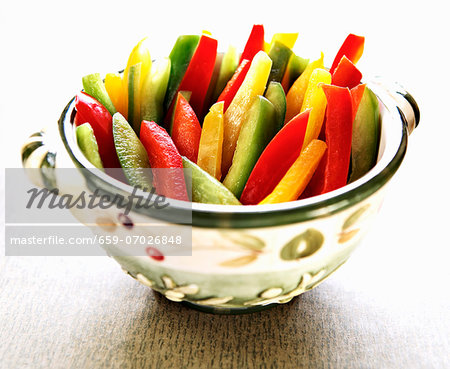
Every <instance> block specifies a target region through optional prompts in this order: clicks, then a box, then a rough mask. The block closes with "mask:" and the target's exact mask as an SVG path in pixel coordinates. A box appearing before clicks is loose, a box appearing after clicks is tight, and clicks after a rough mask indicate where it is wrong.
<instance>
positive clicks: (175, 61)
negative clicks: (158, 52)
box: [164, 35, 200, 110]
mask: <svg viewBox="0 0 450 369" xmlns="http://www.w3.org/2000/svg"><path fill="white" fill-rule="evenodd" d="M199 40H200V36H198V35H182V36H179V37H178V38H177V41H176V42H175V45H174V46H173V48H172V51H171V52H170V55H169V59H170V63H171V68H170V76H169V82H168V85H167V92H166V96H165V98H164V110H168V109H169V107H170V106H171V105H172V101H173V99H174V98H175V97H176V95H177V91H178V87H179V86H180V82H181V80H182V79H183V76H184V74H185V73H186V69H187V67H188V65H189V63H190V61H191V59H192V55H194V52H195V49H196V48H197V45H198V42H199Z"/></svg>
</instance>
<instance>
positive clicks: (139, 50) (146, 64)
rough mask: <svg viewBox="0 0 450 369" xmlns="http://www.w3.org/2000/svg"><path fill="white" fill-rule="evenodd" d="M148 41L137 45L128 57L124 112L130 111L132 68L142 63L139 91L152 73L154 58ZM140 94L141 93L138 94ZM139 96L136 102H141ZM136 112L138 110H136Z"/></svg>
mask: <svg viewBox="0 0 450 369" xmlns="http://www.w3.org/2000/svg"><path fill="white" fill-rule="evenodd" d="M147 44H148V41H147V37H145V38H143V39H142V40H141V41H139V42H138V43H137V45H136V46H135V47H134V48H133V50H132V51H131V53H130V56H129V57H128V62H127V66H126V68H125V70H124V72H123V82H122V86H123V93H124V110H125V111H128V74H129V71H130V67H131V66H133V65H136V64H139V63H141V73H140V77H139V91H140V90H141V87H142V85H143V83H144V81H145V80H146V78H147V75H148V73H150V69H151V67H152V58H151V56H150V51H149V49H148V46H147ZM138 93H139V92H138ZM139 100H140V99H139V96H136V101H139ZM135 110H136V111H138V109H136V108H135Z"/></svg>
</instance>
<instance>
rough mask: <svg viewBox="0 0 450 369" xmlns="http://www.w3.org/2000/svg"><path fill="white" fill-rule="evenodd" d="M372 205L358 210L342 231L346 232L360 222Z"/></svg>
mask: <svg viewBox="0 0 450 369" xmlns="http://www.w3.org/2000/svg"><path fill="white" fill-rule="evenodd" d="M369 207H370V204H366V205H364V206H363V207H361V208H359V209H358V210H356V211H355V212H354V213H352V215H350V216H349V217H348V218H347V220H346V221H345V222H344V224H343V225H342V230H343V231H345V230H347V229H348V228H350V227H351V226H353V225H355V224H356V223H357V222H358V220H359V219H360V218H361V216H362V215H363V214H364V213H365V212H366V210H367V209H369Z"/></svg>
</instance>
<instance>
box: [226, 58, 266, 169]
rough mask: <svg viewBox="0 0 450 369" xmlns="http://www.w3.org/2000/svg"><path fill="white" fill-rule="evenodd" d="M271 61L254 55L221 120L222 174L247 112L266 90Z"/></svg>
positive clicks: (230, 158) (230, 156) (229, 163)
mask: <svg viewBox="0 0 450 369" xmlns="http://www.w3.org/2000/svg"><path fill="white" fill-rule="evenodd" d="M271 67H272V60H271V59H270V58H269V56H268V55H267V54H266V53H265V52H264V51H260V52H258V54H256V55H255V57H254V58H253V61H252V63H251V65H250V69H249V70H248V72H247V75H246V76H245V79H244V81H243V82H242V85H241V87H240V88H239V90H238V92H237V93H236V95H235V96H234V98H233V101H232V102H231V104H230V106H229V107H228V109H227V110H226V111H225V115H224V120H223V149H222V174H223V175H224V174H226V173H228V169H229V168H230V166H231V162H232V159H233V155H234V150H235V148H236V142H237V140H238V137H239V132H240V130H241V125H242V123H243V122H244V120H245V116H246V115H247V111H248V110H249V108H250V106H251V105H252V104H253V102H254V100H255V98H256V97H257V96H258V95H262V94H263V93H264V90H265V89H266V84H267V80H268V78H269V74H270V69H271Z"/></svg>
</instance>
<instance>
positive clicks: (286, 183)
mask: <svg viewBox="0 0 450 369" xmlns="http://www.w3.org/2000/svg"><path fill="white" fill-rule="evenodd" d="M326 150H327V145H326V143H325V142H323V141H320V140H312V141H311V142H310V143H309V145H308V146H306V148H305V149H304V150H303V151H302V152H301V154H300V156H299V157H298V158H297V160H295V162H294V164H292V165H291V167H290V168H289V170H288V171H287V172H286V174H285V175H284V177H283V178H282V179H281V181H280V182H279V183H278V184H277V186H276V187H275V188H274V190H273V191H272V192H271V193H270V194H269V195H268V196H267V197H266V198H265V199H264V200H262V201H261V202H260V203H259V204H260V205H265V204H276V203H280V202H287V201H294V200H297V199H298V197H299V196H300V195H301V193H302V192H303V191H304V189H305V188H306V186H307V184H308V183H309V181H310V180H311V178H312V176H313V174H314V172H315V170H316V169H317V167H318V165H319V163H320V160H321V159H322V157H323V155H324V153H325V151H326Z"/></svg>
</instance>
